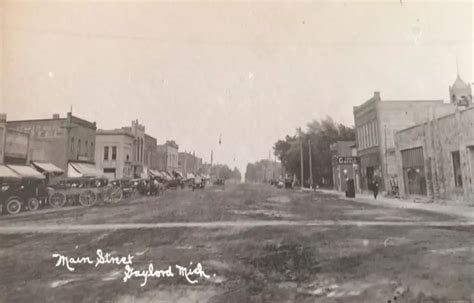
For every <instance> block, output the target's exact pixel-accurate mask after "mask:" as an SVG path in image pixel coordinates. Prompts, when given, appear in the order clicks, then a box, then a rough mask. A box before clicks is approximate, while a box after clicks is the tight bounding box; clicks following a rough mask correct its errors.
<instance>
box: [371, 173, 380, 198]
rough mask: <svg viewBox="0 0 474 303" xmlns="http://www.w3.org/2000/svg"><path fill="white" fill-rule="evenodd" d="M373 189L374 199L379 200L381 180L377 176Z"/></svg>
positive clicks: (373, 182)
mask: <svg viewBox="0 0 474 303" xmlns="http://www.w3.org/2000/svg"><path fill="white" fill-rule="evenodd" d="M372 191H373V192H374V199H375V200H377V195H378V194H379V181H378V180H377V178H374V180H373V181H372Z"/></svg>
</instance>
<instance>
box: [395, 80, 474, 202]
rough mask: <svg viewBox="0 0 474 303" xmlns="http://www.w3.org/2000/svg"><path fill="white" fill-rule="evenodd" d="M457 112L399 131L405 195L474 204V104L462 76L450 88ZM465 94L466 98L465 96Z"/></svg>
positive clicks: (400, 173) (397, 141)
mask: <svg viewBox="0 0 474 303" xmlns="http://www.w3.org/2000/svg"><path fill="white" fill-rule="evenodd" d="M449 92H450V96H451V104H453V105H454V106H455V111H454V113H451V114H448V115H445V116H442V117H440V116H436V115H435V114H434V113H433V112H431V113H430V119H429V120H428V121H426V122H424V123H420V124H418V125H415V126H413V127H410V128H407V129H404V130H400V131H398V132H397V133H396V155H397V168H398V172H399V176H401V182H400V194H401V196H428V197H431V198H433V200H439V199H441V200H442V199H453V200H458V201H462V200H464V201H467V202H470V203H474V184H473V182H474V107H473V105H472V101H471V100H472V96H471V95H470V92H471V90H470V87H469V88H467V87H466V85H465V83H464V81H462V80H461V79H460V77H459V75H458V77H457V79H456V81H455V83H454V84H453V86H450V87H449ZM463 96H464V97H463Z"/></svg>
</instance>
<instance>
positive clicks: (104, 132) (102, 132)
mask: <svg viewBox="0 0 474 303" xmlns="http://www.w3.org/2000/svg"><path fill="white" fill-rule="evenodd" d="M95 135H96V136H117V135H118V136H128V137H130V138H135V137H134V136H133V135H132V134H129V133H127V132H124V131H117V132H114V130H110V131H107V130H103V129H99V130H97V131H96V133H95Z"/></svg>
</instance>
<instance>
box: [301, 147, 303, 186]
mask: <svg viewBox="0 0 474 303" xmlns="http://www.w3.org/2000/svg"><path fill="white" fill-rule="evenodd" d="M301 189H303V139H301Z"/></svg>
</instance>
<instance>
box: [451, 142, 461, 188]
mask: <svg viewBox="0 0 474 303" xmlns="http://www.w3.org/2000/svg"><path fill="white" fill-rule="evenodd" d="M451 155H452V158H453V172H454V185H455V186H456V187H462V172H461V155H460V154H459V151H455V152H452V153H451Z"/></svg>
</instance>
